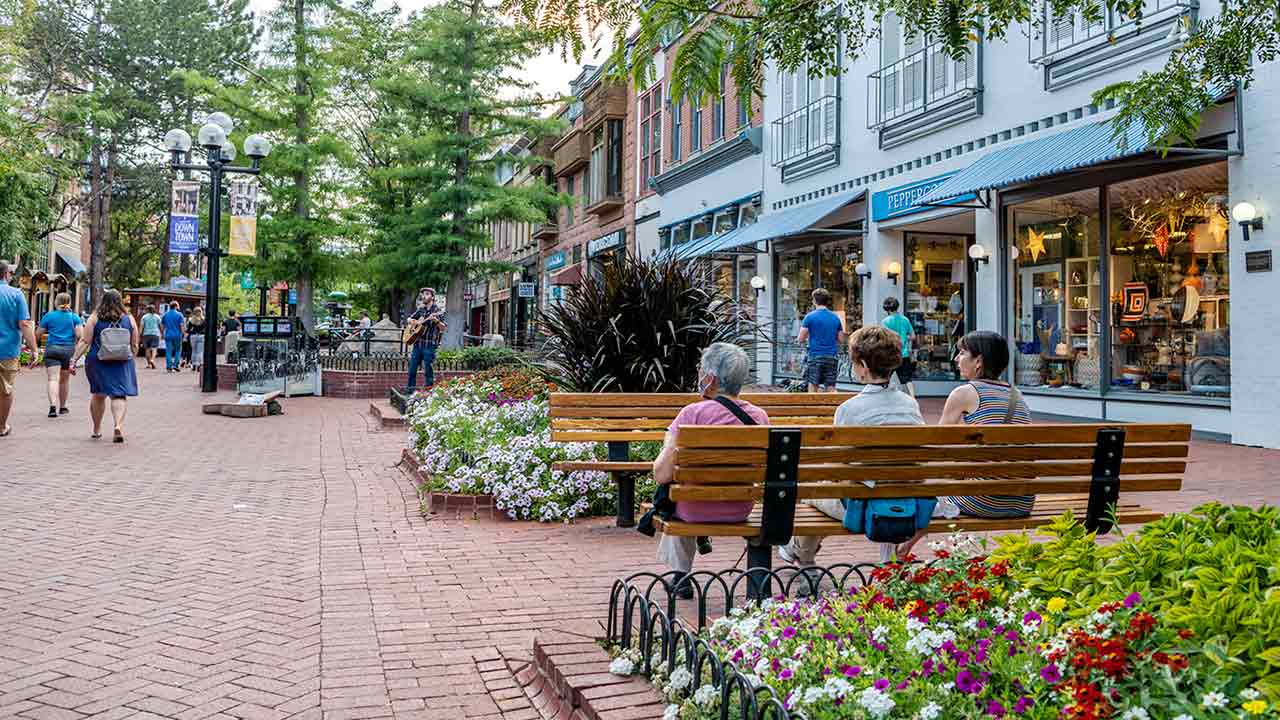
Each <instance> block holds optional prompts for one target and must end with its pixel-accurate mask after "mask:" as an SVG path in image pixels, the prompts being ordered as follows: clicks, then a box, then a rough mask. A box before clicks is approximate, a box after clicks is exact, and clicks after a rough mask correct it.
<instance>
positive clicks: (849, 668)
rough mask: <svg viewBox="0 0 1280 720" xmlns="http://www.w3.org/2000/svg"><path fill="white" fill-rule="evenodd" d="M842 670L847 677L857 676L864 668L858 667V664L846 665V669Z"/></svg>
mask: <svg viewBox="0 0 1280 720" xmlns="http://www.w3.org/2000/svg"><path fill="white" fill-rule="evenodd" d="M841 672H843V673H844V676H845V677H857V676H858V675H859V674H861V673H862V668H860V667H858V666H857V665H845V666H844V669H843V670H841Z"/></svg>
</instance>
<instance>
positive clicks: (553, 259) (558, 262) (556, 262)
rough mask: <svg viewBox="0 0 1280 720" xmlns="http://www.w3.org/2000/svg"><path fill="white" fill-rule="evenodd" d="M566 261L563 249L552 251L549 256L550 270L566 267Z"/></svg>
mask: <svg viewBox="0 0 1280 720" xmlns="http://www.w3.org/2000/svg"><path fill="white" fill-rule="evenodd" d="M564 263H565V258H564V251H563V250H561V251H559V252H554V253H551V254H550V255H548V256H547V269H548V270H559V269H560V268H562V267H564Z"/></svg>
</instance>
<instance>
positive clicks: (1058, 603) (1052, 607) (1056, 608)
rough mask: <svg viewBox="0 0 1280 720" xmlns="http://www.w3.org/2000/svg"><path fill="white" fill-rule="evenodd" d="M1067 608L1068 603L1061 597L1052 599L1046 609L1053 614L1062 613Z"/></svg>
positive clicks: (1046, 604)
mask: <svg viewBox="0 0 1280 720" xmlns="http://www.w3.org/2000/svg"><path fill="white" fill-rule="evenodd" d="M1066 606H1067V601H1066V600H1063V599H1062V598H1060V597H1056V598H1052V599H1050V600H1049V602H1047V603H1045V609H1046V610H1048V611H1049V612H1051V613H1060V612H1062V609H1063V608H1065V607H1066Z"/></svg>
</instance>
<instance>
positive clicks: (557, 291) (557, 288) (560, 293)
mask: <svg viewBox="0 0 1280 720" xmlns="http://www.w3.org/2000/svg"><path fill="white" fill-rule="evenodd" d="M551 299H552V300H563V299H564V286H563V285H552V286H551Z"/></svg>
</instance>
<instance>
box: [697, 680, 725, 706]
mask: <svg viewBox="0 0 1280 720" xmlns="http://www.w3.org/2000/svg"><path fill="white" fill-rule="evenodd" d="M719 700H720V691H719V690H717V689H715V687H714V686H711V685H703V686H702V687H700V688H698V689H697V690H695V691H694V693H693V701H694V702H695V703H697V704H698V707H701V708H702V709H703V710H711V709H712V708H714V707H715V706H716V704H717V703H718V702H719Z"/></svg>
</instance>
